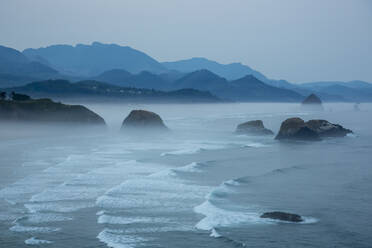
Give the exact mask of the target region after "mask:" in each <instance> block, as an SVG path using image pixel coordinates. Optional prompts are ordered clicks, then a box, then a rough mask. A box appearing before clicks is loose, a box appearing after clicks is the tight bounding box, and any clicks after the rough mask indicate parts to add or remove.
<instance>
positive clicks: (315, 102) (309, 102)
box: [302, 94, 323, 110]
mask: <svg viewBox="0 0 372 248" xmlns="http://www.w3.org/2000/svg"><path fill="white" fill-rule="evenodd" d="M302 107H306V108H311V109H314V110H323V105H322V101H321V100H320V98H319V97H318V96H317V95H315V94H311V95H309V96H308V97H306V98H305V100H303V102H302Z"/></svg>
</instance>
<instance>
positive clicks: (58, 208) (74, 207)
mask: <svg viewBox="0 0 372 248" xmlns="http://www.w3.org/2000/svg"><path fill="white" fill-rule="evenodd" d="M25 207H26V208H27V210H28V211H29V213H37V212H41V211H48V212H59V213H69V212H75V211H78V210H80V209H83V208H89V207H94V202H77V201H74V202H43V203H27V204H25Z"/></svg>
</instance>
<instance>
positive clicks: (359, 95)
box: [298, 81, 372, 102]
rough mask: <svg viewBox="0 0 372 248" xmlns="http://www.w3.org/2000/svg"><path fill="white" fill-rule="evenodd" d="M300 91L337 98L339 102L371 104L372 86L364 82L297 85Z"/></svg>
mask: <svg viewBox="0 0 372 248" xmlns="http://www.w3.org/2000/svg"><path fill="white" fill-rule="evenodd" d="M298 87H299V88H300V89H304V90H308V91H313V92H318V93H319V95H320V96H321V95H322V94H327V95H332V96H338V97H339V98H340V101H351V102H371V101H372V84H371V83H367V82H364V81H350V82H339V81H328V82H327V81H325V82H311V83H303V84H299V85H298Z"/></svg>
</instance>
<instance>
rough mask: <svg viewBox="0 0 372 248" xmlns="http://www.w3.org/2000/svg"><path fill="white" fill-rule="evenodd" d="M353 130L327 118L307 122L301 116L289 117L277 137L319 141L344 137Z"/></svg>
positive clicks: (280, 138) (278, 138)
mask: <svg viewBox="0 0 372 248" xmlns="http://www.w3.org/2000/svg"><path fill="white" fill-rule="evenodd" d="M352 132H353V131H351V130H350V129H346V128H344V127H343V126H341V125H339V124H333V123H330V122H329V121H326V120H309V121H307V122H305V121H304V120H302V119H301V118H289V119H286V120H285V121H283V122H282V124H281V126H280V130H279V133H278V134H277V136H276V137H275V139H277V140H309V141H317V140H321V138H326V137H344V136H346V135H347V134H349V133H352Z"/></svg>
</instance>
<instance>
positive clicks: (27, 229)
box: [9, 224, 61, 233]
mask: <svg viewBox="0 0 372 248" xmlns="http://www.w3.org/2000/svg"><path fill="white" fill-rule="evenodd" d="M9 230H10V231H12V232H30V233H50V232H58V231H60V230H61V228H59V227H40V226H23V225H20V224H16V225H14V226H12V227H11V228H9Z"/></svg>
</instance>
